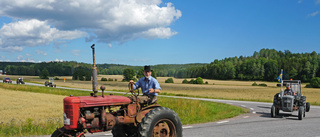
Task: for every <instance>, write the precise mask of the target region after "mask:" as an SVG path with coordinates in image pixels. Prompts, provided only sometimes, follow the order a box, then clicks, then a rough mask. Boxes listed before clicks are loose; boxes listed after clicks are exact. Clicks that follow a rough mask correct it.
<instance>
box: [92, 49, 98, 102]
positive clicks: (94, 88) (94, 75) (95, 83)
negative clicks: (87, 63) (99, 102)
mask: <svg viewBox="0 0 320 137" xmlns="http://www.w3.org/2000/svg"><path fill="white" fill-rule="evenodd" d="M94 46H95V45H94V44H93V45H92V46H91V48H92V55H93V67H92V91H93V95H92V94H91V96H94V97H96V96H97V92H98V90H97V87H98V81H97V79H98V78H97V75H98V74H97V67H96V57H95V56H96V55H95V52H94Z"/></svg>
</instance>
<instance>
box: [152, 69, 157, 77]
mask: <svg viewBox="0 0 320 137" xmlns="http://www.w3.org/2000/svg"><path fill="white" fill-rule="evenodd" d="M151 76H152V77H154V78H155V79H157V72H156V71H155V70H152V73H151Z"/></svg>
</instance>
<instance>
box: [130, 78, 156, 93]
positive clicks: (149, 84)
mask: <svg viewBox="0 0 320 137" xmlns="http://www.w3.org/2000/svg"><path fill="white" fill-rule="evenodd" d="M140 87H141V90H142V93H143V95H153V96H157V95H158V93H155V92H153V93H149V89H150V88H153V89H160V90H161V87H160V84H159V82H158V81H157V79H155V78H154V77H151V76H150V77H149V78H148V79H146V77H143V78H140V79H139V80H138V81H137V82H136V85H134V89H137V88H140Z"/></svg>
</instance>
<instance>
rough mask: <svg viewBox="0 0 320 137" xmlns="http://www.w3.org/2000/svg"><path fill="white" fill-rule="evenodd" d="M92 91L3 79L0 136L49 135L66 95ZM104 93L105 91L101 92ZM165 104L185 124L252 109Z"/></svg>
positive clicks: (163, 101)
mask: <svg viewBox="0 0 320 137" xmlns="http://www.w3.org/2000/svg"><path fill="white" fill-rule="evenodd" d="M89 93H90V92H87V91H76V90H65V89H57V88H48V87H37V86H28V85H14V84H5V83H0V94H1V96H0V100H1V101H2V102H3V103H4V104H2V105H1V106H0V113H1V115H0V136H26V135H48V134H51V133H52V132H53V131H54V130H55V129H56V128H57V127H61V126H62V123H63V122H62V113H63V102H62V100H63V98H64V97H65V96H68V95H70V94H72V95H74V96H87V95H89ZM100 94H101V93H100ZM158 100H159V101H158V103H159V104H160V105H161V106H164V107H168V108H171V109H172V110H174V111H175V112H176V113H178V115H179V117H180V118H181V122H182V123H183V124H195V123H204V122H213V121H217V120H221V119H226V118H230V117H234V116H237V115H240V114H243V113H247V112H248V110H245V109H243V108H239V107H235V106H231V105H227V104H221V103H214V102H206V101H197V100H187V99H173V98H165V97H159V98H158Z"/></svg>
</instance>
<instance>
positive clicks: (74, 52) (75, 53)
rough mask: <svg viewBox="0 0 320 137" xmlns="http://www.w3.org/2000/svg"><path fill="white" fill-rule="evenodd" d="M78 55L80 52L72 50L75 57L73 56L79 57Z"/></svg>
mask: <svg viewBox="0 0 320 137" xmlns="http://www.w3.org/2000/svg"><path fill="white" fill-rule="evenodd" d="M79 53H80V50H77V49H75V50H72V54H73V55H75V56H80V54H79Z"/></svg>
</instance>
